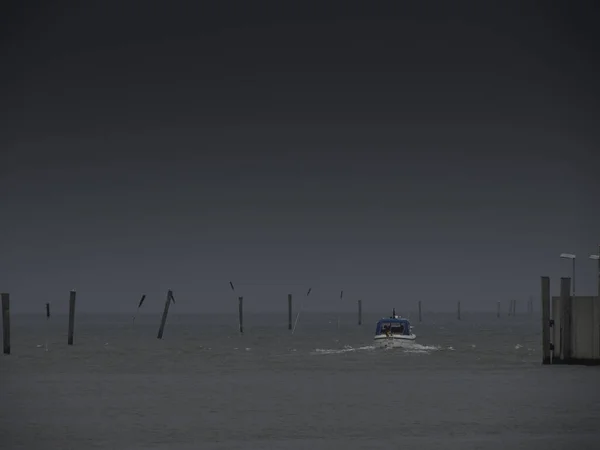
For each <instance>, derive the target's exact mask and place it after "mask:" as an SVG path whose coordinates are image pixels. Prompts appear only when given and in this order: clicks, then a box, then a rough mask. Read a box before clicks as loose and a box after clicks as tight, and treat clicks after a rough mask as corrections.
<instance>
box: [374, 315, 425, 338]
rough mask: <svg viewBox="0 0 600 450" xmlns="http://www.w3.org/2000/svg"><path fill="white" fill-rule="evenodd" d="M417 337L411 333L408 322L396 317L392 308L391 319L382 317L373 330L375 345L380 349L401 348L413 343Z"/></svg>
mask: <svg viewBox="0 0 600 450" xmlns="http://www.w3.org/2000/svg"><path fill="white" fill-rule="evenodd" d="M415 339H417V336H416V335H415V334H414V333H413V332H412V327H411V325H410V321H409V320H408V319H406V318H404V317H400V316H398V315H396V309H395V308H394V310H393V312H392V315H391V317H384V318H382V319H379V320H378V321H377V326H376V328H375V338H374V340H375V344H376V345H379V346H381V347H402V345H404V344H407V343H411V342H414V341H415Z"/></svg>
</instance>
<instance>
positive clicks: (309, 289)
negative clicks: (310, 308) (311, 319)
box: [292, 288, 312, 334]
mask: <svg viewBox="0 0 600 450" xmlns="http://www.w3.org/2000/svg"><path fill="white" fill-rule="evenodd" d="M310 291H312V288H308V292H307V293H306V296H305V297H304V298H302V301H301V302H300V309H299V310H298V314H296V320H295V321H294V328H292V334H294V331H296V325H298V318H299V317H300V312H301V311H302V305H304V299H305V298H306V297H308V296H309V295H310Z"/></svg>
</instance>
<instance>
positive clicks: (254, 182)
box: [0, 0, 600, 313]
mask: <svg viewBox="0 0 600 450" xmlns="http://www.w3.org/2000/svg"><path fill="white" fill-rule="evenodd" d="M12 3H13V4H14V6H12V7H11V6H9V7H8V9H5V10H4V11H3V13H2V18H1V19H0V20H1V21H2V23H1V24H0V25H1V26H0V30H1V31H0V33H2V34H1V43H0V52H1V54H0V56H1V59H2V70H1V71H0V82H1V85H0V86H1V87H0V90H1V92H0V95H1V98H2V101H0V114H1V116H0V119H1V123H2V127H1V128H0V132H1V135H0V146H1V151H0V291H3V292H10V293H11V299H12V301H11V303H12V305H11V306H12V310H13V311H14V312H25V311H40V312H41V313H43V308H44V303H45V302H46V301H51V302H53V304H54V305H55V310H56V311H57V312H60V311H66V309H67V304H68V291H69V290H70V289H72V288H75V289H77V291H78V299H79V300H78V309H79V311H88V312H119V311H121V312H130V311H133V310H134V309H135V307H136V306H137V301H138V299H139V296H140V295H141V294H142V293H146V294H147V296H148V297H147V305H146V308H148V311H153V310H158V309H160V308H161V304H162V302H163V299H164V297H165V293H166V290H167V289H173V290H174V293H175V297H176V299H177V302H178V303H177V304H178V310H179V312H185V311H189V312H203V311H234V310H235V308H237V306H236V302H235V298H236V296H237V295H244V297H245V298H246V299H247V300H246V302H245V304H246V309H247V310H248V311H252V310H256V311H258V310H265V311H266V310H278V309H281V310H283V309H285V308H286V304H287V303H286V296H287V294H288V293H293V294H294V295H296V296H298V297H300V296H302V295H304V294H305V293H306V291H307V290H308V288H309V287H311V286H312V288H313V291H312V293H311V297H310V301H309V302H307V303H306V304H305V308H306V309H314V310H317V309H326V310H333V309H337V308H340V306H339V305H340V300H339V293H340V290H342V289H343V290H344V301H343V306H342V307H341V308H345V309H347V310H348V311H354V310H355V301H356V300H357V299H358V298H362V299H363V305H364V307H363V309H364V310H365V311H373V312H382V313H387V312H389V310H391V308H392V307H393V306H395V307H396V308H398V309H405V308H407V307H408V306H413V305H416V302H417V301H418V300H422V301H423V302H424V304H425V305H426V307H427V308H429V309H433V310H439V311H442V310H451V309H454V308H455V304H456V301H457V300H461V301H462V304H463V310H468V309H490V310H492V309H495V305H496V301H503V302H505V304H506V305H508V301H509V300H510V299H512V298H515V299H519V300H522V308H524V307H525V305H524V303H525V301H526V299H527V298H528V297H529V295H534V296H535V299H536V308H537V306H538V305H537V301H538V299H539V290H540V287H539V286H540V276H542V275H548V276H551V277H552V287H553V290H554V292H555V293H558V285H559V278H560V277H561V276H570V273H571V270H570V265H569V263H568V262H567V261H565V260H561V259H560V258H559V257H558V256H559V254H560V253H561V252H571V253H576V254H577V255H578V260H577V264H578V267H577V279H576V283H577V284H576V286H577V291H578V292H580V293H582V294H594V293H595V289H596V270H597V266H596V265H595V264H594V262H593V261H591V260H589V259H587V258H588V255H589V254H590V253H594V252H597V246H598V244H599V243H600V151H599V149H598V143H599V137H600V131H599V127H598V119H599V116H600V114H599V112H600V106H599V105H600V103H599V101H598V100H599V89H598V83H597V76H598V73H599V69H600V64H599V61H600V59H599V56H598V55H599V52H598V50H599V48H598V42H600V36H599V32H598V27H597V23H598V14H597V9H598V8H597V7H595V10H594V9H593V8H592V7H590V6H588V5H590V4H592V2H563V6H560V7H559V6H551V5H550V3H549V2H548V3H546V2H531V1H530V2H518V3H510V2H505V1H502V2H493V1H488V2H470V3H465V2H448V1H444V2H432V1H421V2H385V5H387V6H385V7H382V6H376V5H378V3H377V2H352V1H344V2H339V3H335V4H334V3H333V2H324V1H320V2H308V1H298V2H294V1H291V0H286V1H278V2H258V1H256V2H249V1H245V2H226V1H222V0H220V1H219V2H153V3H152V4H151V2H142V1H138V2H132V1H125V0H120V1H101V2H100V1H98V2H93V1H89V2H59V1H50V0H48V1H43V2H29V3H30V4H31V5H36V4H37V5H36V6H30V7H28V8H25V7H24V6H22V4H21V3H22V2H12ZM76 3H80V4H76ZM205 3H206V4H210V5H205ZM200 4H202V6H199V5H200ZM381 4H384V3H381ZM558 4H559V3H552V5H558ZM157 5H160V6H157ZM182 5H183V6H182ZM493 5H496V6H493ZM5 8H6V7H5ZM230 280H232V281H233V283H234V284H235V286H236V292H235V293H234V292H232V291H231V289H230V288H229V281H230Z"/></svg>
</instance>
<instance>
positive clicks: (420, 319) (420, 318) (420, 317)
mask: <svg viewBox="0 0 600 450" xmlns="http://www.w3.org/2000/svg"><path fill="white" fill-rule="evenodd" d="M422 321H423V316H422V314H421V300H419V322H422Z"/></svg>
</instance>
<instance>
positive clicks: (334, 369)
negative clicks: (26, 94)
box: [0, 311, 600, 450]
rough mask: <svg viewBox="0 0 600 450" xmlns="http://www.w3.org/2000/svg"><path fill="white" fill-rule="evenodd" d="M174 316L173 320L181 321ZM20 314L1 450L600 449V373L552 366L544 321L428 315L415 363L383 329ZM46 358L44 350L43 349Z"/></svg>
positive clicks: (2, 380)
mask: <svg viewBox="0 0 600 450" xmlns="http://www.w3.org/2000/svg"><path fill="white" fill-rule="evenodd" d="M172 312H173V311H172ZM380 316H381V315H378V316H373V315H367V314H365V315H364V319H363V325H362V326H360V327H359V326H358V325H356V323H355V316H354V315H352V316H341V319H340V327H339V329H338V326H337V316H335V315H333V314H315V313H313V314H304V313H303V314H302V315H301V316H300V320H299V322H298V328H297V329H296V332H295V334H294V335H293V336H292V335H291V333H290V332H289V331H288V330H287V315H286V313H282V314H264V315H250V314H247V315H246V317H245V334H244V336H240V335H239V334H238V333H237V329H236V320H237V318H236V316H235V315H234V314H233V315H178V314H176V311H175V313H174V314H171V316H170V318H169V321H168V323H167V326H166V329H165V333H164V339H163V340H162V341H160V340H157V339H156V332H157V329H158V322H159V320H160V317H159V316H155V315H146V316H138V318H137V319H136V321H135V325H132V321H131V317H130V316H85V315H79V316H78V317H77V323H76V328H75V345H74V346H73V347H68V346H67V345H66V340H67V339H66V330H67V317H66V316H53V317H52V318H51V319H50V320H49V321H46V320H45V318H44V317H39V316H35V317H34V316H26V315H14V316H13V317H12V341H13V344H12V355H10V356H2V355H0V402H1V403H0V448H2V449H3V450H9V449H27V450H33V449H64V450H66V449H76V450H84V449H123V450H125V449H127V450H134V449H165V450H166V449H172V450H182V449H207V450H208V449H229V450H234V449H282V450H286V449H311V450H317V449H344V450H355V449H380V448H381V449H403V448H407V447H410V448H411V449H412V450H418V449H461V450H462V449H470V448H473V449H476V448H481V449H508V448H510V449H512V450H514V449H544V450H551V449H565V450H570V449H573V450H576V449H595V450H597V449H599V448H600V368H597V367H578V366H572V367H566V366H554V367H548V366H542V365H541V364H540V360H541V351H540V343H541V337H540V323H539V322H540V321H539V319H538V318H537V317H534V318H529V317H525V316H523V317H516V318H511V317H502V318H500V319H497V318H496V317H495V315H494V314H489V315H486V314H473V315H469V314H466V313H465V314H464V315H463V320H462V321H457V320H456V318H455V316H454V315H453V314H448V315H444V314H429V315H427V316H425V317H424V322H423V323H413V325H414V326H415V330H414V331H415V333H416V334H417V336H418V338H417V342H418V344H417V345H415V346H414V347H413V348H409V349H390V350H381V349H375V348H373V346H372V334H373V331H374V328H375V322H376V320H377V319H378V318H379V317H380ZM46 348H47V350H46Z"/></svg>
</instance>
